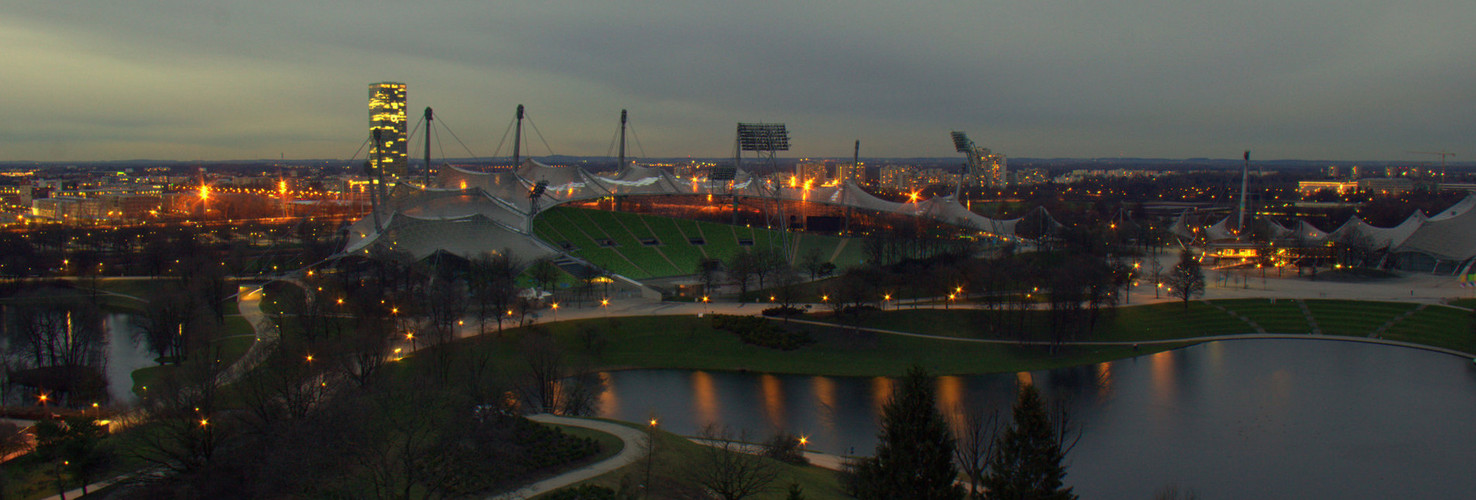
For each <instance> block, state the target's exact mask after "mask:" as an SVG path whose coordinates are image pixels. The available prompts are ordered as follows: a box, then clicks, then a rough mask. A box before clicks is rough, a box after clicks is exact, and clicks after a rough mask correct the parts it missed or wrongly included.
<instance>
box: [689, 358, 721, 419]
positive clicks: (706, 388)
mask: <svg viewBox="0 0 1476 500" xmlns="http://www.w3.org/2000/svg"><path fill="white" fill-rule="evenodd" d="M692 400H693V401H692V402H693V403H694V404H695V405H696V407H697V425H698V427H701V428H706V427H707V426H709V425H713V424H716V423H717V421H718V396H717V389H716V388H715V387H713V385H712V375H711V374H709V373H707V372H703V371H696V372H692Z"/></svg>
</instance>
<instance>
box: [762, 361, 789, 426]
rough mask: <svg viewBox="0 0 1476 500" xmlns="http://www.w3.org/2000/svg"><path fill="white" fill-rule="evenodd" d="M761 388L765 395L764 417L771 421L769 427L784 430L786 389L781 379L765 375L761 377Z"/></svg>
mask: <svg viewBox="0 0 1476 500" xmlns="http://www.w3.org/2000/svg"><path fill="white" fill-rule="evenodd" d="M759 387H760V388H761V389H762V390H763V395H764V416H765V417H767V418H768V419H769V425H770V426H772V428H774V429H783V428H784V418H785V411H784V387H783V385H782V384H780V382H779V377H775V376H773V375H771V374H768V373H765V374H763V375H761V376H759Z"/></svg>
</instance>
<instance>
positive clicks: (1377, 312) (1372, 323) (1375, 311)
mask: <svg viewBox="0 0 1476 500" xmlns="http://www.w3.org/2000/svg"><path fill="white" fill-rule="evenodd" d="M1306 303H1307V310H1308V311H1311V312H1312V318H1313V319H1314V320H1316V321H1317V326H1318V327H1320V328H1321V329H1322V333H1323V334H1324V335H1349V336H1354V337H1366V336H1368V335H1371V334H1373V332H1374V330H1377V329H1378V328H1379V327H1380V326H1383V325H1384V323H1387V322H1388V321H1389V320H1391V319H1394V318H1395V317H1397V316H1399V315H1401V314H1404V313H1406V312H1409V311H1410V310H1412V309H1414V308H1415V307H1417V305H1416V304H1410V303H1400V302H1365V301H1352V300H1308V301H1306Z"/></svg>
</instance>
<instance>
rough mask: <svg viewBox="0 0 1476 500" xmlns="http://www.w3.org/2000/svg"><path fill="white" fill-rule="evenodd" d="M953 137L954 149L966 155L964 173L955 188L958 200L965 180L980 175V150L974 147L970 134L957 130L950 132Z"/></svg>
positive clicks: (959, 176) (954, 194)
mask: <svg viewBox="0 0 1476 500" xmlns="http://www.w3.org/2000/svg"><path fill="white" fill-rule="evenodd" d="M949 135H951V136H952V137H953V149H954V151H958V152H960V153H963V154H964V158H965V159H966V163H965V167H964V171H963V172H960V173H959V175H958V184H957V185H956V186H954V188H953V199H955V200H956V199H958V195H959V192H961V191H962V190H963V184H964V180H965V179H967V178H969V177H977V176H978V175H979V164H980V159H979V148H977V147H975V146H974V141H971V140H969V136H968V134H965V133H963V132H959V131H957V130H955V131H953V132H950V133H949Z"/></svg>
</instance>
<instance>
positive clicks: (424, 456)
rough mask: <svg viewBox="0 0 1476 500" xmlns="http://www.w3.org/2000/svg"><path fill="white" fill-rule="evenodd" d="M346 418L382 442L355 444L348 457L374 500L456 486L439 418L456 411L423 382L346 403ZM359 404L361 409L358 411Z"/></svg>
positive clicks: (426, 495) (428, 493)
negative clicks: (359, 469)
mask: <svg viewBox="0 0 1476 500" xmlns="http://www.w3.org/2000/svg"><path fill="white" fill-rule="evenodd" d="M345 403H346V404H348V405H349V408H345V409H344V414H345V416H346V417H349V418H353V419H355V421H353V422H350V423H347V424H346V425H357V426H359V428H360V430H362V431H363V432H364V433H365V434H367V435H373V436H379V438H378V439H355V440H351V441H350V442H349V447H348V449H347V450H345V452H346V456H347V457H348V459H349V460H350V461H351V462H352V463H354V464H355V465H358V466H359V467H362V468H363V470H364V473H365V474H366V475H367V476H368V478H369V485H370V486H371V488H372V490H371V491H372V492H373V495H374V498H400V499H408V498H416V493H417V492H418V493H419V497H422V498H429V497H432V496H433V495H435V494H436V493H438V492H439V491H440V489H439V487H440V486H442V485H444V484H446V483H448V482H450V481H448V479H449V478H446V477H444V472H446V471H447V470H448V469H449V464H448V463H446V462H445V460H443V459H444V458H446V457H449V455H448V453H447V451H448V450H444V449H441V446H440V445H441V444H442V443H441V442H440V439H439V436H440V433H439V432H438V431H439V430H440V425H438V424H439V422H438V421H437V420H438V417H439V416H441V415H446V414H449V413H451V411H454V410H450V409H447V408H445V407H444V405H446V404H447V403H448V402H447V398H444V397H442V394H440V393H438V392H437V391H434V390H426V388H425V387H423V384H418V383H415V382H414V381H403V382H397V383H394V384H389V385H387V386H386V387H384V388H383V389H381V390H379V391H375V392H373V393H371V394H369V395H367V397H363V398H354V399H353V400H349V401H345ZM354 405H361V407H358V408H355V407H354Z"/></svg>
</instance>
